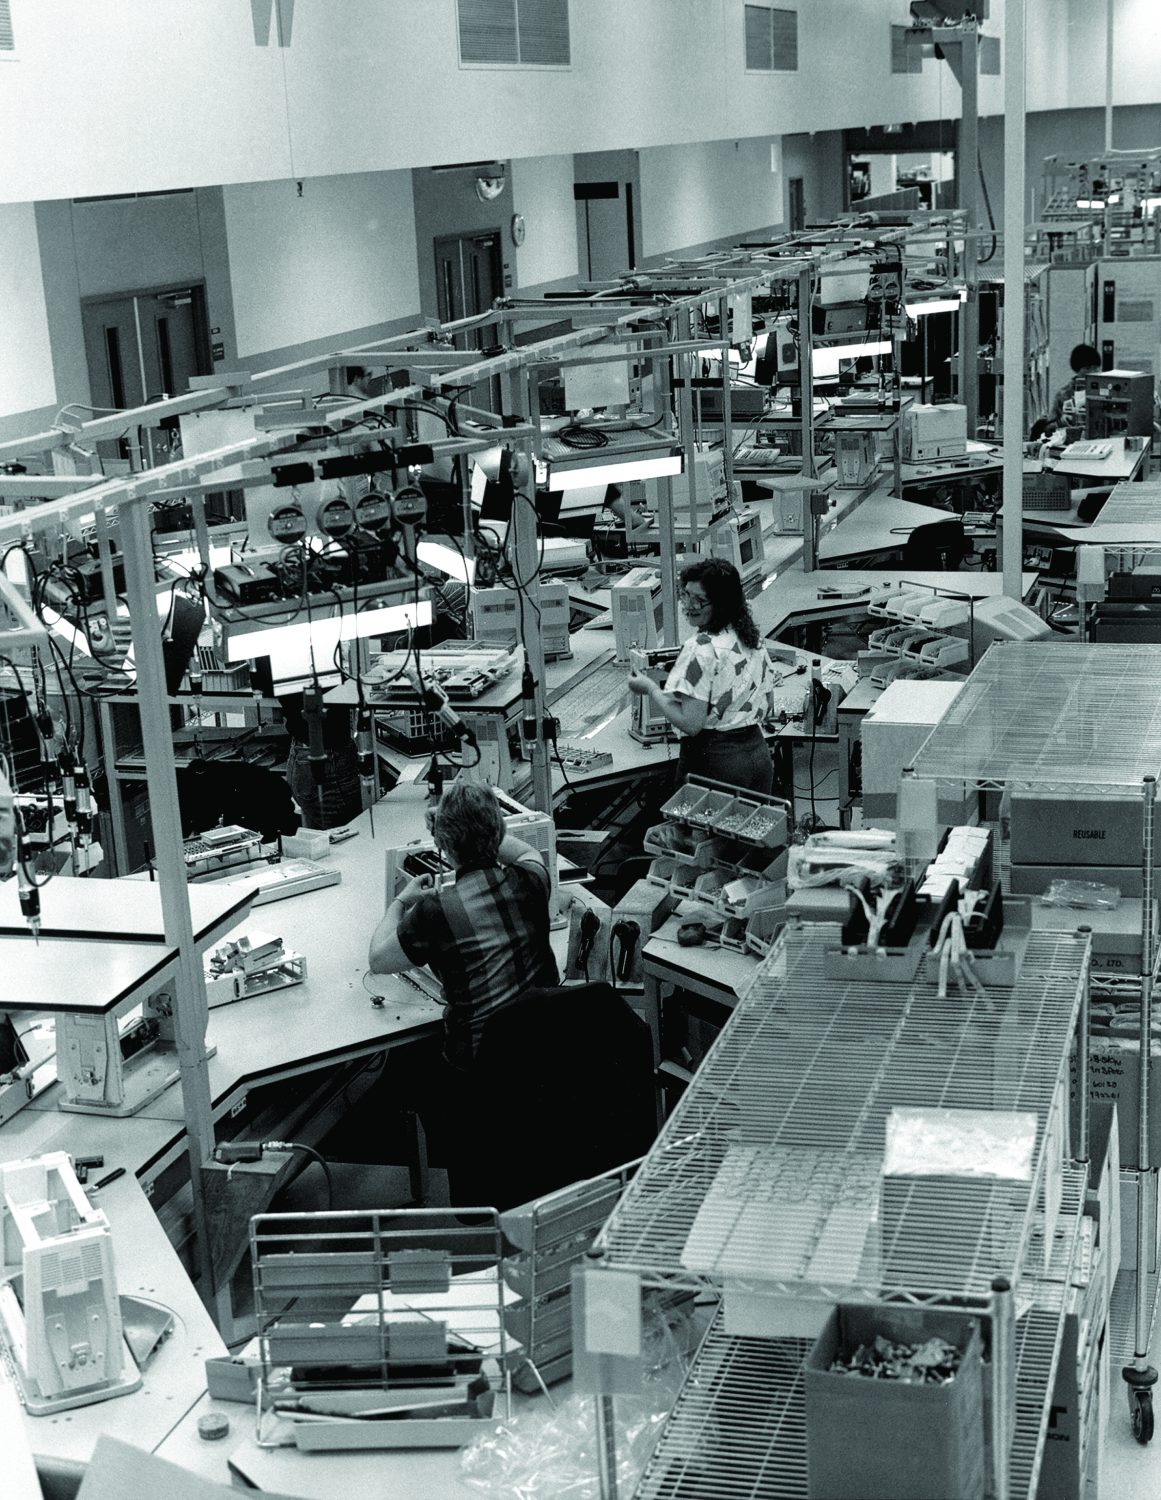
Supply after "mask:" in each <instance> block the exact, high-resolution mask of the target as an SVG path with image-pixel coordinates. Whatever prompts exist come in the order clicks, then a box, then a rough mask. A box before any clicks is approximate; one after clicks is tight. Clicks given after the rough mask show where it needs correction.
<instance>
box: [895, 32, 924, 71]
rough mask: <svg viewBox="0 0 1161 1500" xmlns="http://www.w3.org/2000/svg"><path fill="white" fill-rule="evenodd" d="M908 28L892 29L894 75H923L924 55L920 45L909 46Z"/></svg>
mask: <svg viewBox="0 0 1161 1500" xmlns="http://www.w3.org/2000/svg"><path fill="white" fill-rule="evenodd" d="M907 31H908V28H907V27H906V26H892V27H891V71H892V73H922V72H923V53H922V52H921V51H920V49H919V46H918V44H916V45H914V46H910V47H909V46H908V45H907Z"/></svg>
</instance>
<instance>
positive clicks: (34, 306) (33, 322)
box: [0, 203, 56, 417]
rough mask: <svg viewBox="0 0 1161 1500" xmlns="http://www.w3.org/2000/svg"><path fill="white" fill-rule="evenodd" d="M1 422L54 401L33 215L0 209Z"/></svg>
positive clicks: (20, 206)
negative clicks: (8, 417) (2, 419)
mask: <svg viewBox="0 0 1161 1500" xmlns="http://www.w3.org/2000/svg"><path fill="white" fill-rule="evenodd" d="M0 349H3V351H4V354H3V358H0V416H4V417H7V416H12V415H14V414H15V413H17V412H22V411H32V410H33V409H34V408H36V407H38V406H51V405H52V404H53V403H54V402H55V401H56V381H55V380H54V378H53V373H52V348H51V346H50V344H49V338H48V314H47V312H46V310H45V303H44V281H43V279H42V277H41V274H40V244H39V241H38V240H37V236H36V211H35V209H34V208H33V206H32V204H31V203H0Z"/></svg>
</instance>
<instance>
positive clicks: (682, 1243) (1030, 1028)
mask: <svg viewBox="0 0 1161 1500" xmlns="http://www.w3.org/2000/svg"><path fill="white" fill-rule="evenodd" d="M828 941H829V940H828V938H827V937H826V935H825V933H824V931H823V930H822V929H818V928H814V929H809V928H800V929H791V930H790V931H788V932H787V933H786V934H785V936H784V938H783V939H782V940H781V941H780V942H779V944H778V945H776V947H775V948H774V949H773V950H772V952H771V954H770V955H769V957H768V958H767V959H766V960H765V961H764V962H763V964H762V965H761V966H760V968H759V969H758V971H757V972H756V974H755V977H754V981H753V983H752V985H751V987H750V989H749V990H748V992H747V994H746V995H745V996H744V997H743V999H742V1000H741V1001H740V1002H739V1004H738V1006H737V1007H736V1009H735V1010H734V1013H733V1015H732V1016H731V1018H730V1020H729V1022H728V1023H727V1025H726V1027H725V1028H724V1030H723V1032H722V1034H721V1036H720V1037H719V1039H718V1041H717V1043H716V1044H715V1046H714V1048H713V1049H712V1050H711V1052H710V1054H709V1055H708V1056H707V1058H706V1060H705V1062H704V1063H703V1064H702V1067H701V1069H700V1070H699V1072H698V1073H697V1074H696V1076H695V1078H694V1080H693V1083H692V1084H691V1085H690V1087H689V1089H688V1090H687V1092H686V1094H685V1095H684V1096H683V1098H682V1100H681V1101H680V1103H679V1104H678V1106H677V1108H676V1110H675V1111H674V1113H673V1114H672V1115H671V1116H670V1118H669V1120H668V1121H667V1123H666V1125H665V1127H664V1129H663V1130H662V1132H661V1135H660V1136H659V1137H658V1140H657V1142H656V1144H655V1145H654V1147H653V1150H652V1151H651V1152H650V1154H649V1155H648V1156H647V1157H646V1159H645V1161H644V1163H643V1164H642V1167H641V1169H640V1170H639V1172H638V1174H637V1177H636V1178H635V1179H634V1181H633V1182H632V1183H631V1184H630V1185H629V1188H628V1189H627V1191H626V1193H625V1195H624V1197H623V1198H622V1200H621V1202H620V1203H619V1204H618V1206H617V1208H616V1209H615V1210H614V1212H613V1213H612V1215H611V1216H610V1218H609V1220H608V1223H607V1224H606V1225H605V1228H604V1230H603V1231H602V1232H601V1234H600V1235H599V1236H598V1239H597V1241H596V1244H595V1247H594V1248H595V1250H596V1251H597V1252H599V1253H600V1254H601V1256H602V1263H603V1264H604V1265H605V1266H606V1267H608V1268H610V1269H617V1270H624V1271H633V1272H635V1273H636V1274H637V1275H638V1276H639V1277H640V1279H641V1281H642V1283H645V1284H656V1285H683V1286H688V1287H691V1288H698V1289H707V1288H708V1289H717V1288H719V1287H720V1286H722V1284H723V1282H728V1281H730V1280H731V1279H735V1278H736V1279H740V1280H742V1281H748V1282H751V1283H759V1282H760V1283H761V1288H762V1290H763V1291H765V1292H769V1293H773V1294H777V1295H783V1296H792V1297H796V1298H808V1299H814V1300H816V1301H826V1302H835V1301H839V1300H872V1301H884V1300H888V1299H895V1300H908V1301H912V1302H922V1303H947V1302H953V1301H954V1302H959V1303H962V1302H964V1301H966V1302H968V1303H970V1304H975V1305H978V1306H980V1307H981V1308H982V1309H984V1310H986V1309H987V1308H988V1306H989V1305H990V1301H991V1296H992V1285H993V1280H994V1278H995V1277H996V1276H997V1275H1003V1276H1006V1277H1007V1278H1008V1279H1009V1281H1010V1282H1011V1285H1012V1287H1013V1288H1014V1290H1015V1291H1016V1294H1017V1298H1018V1300H1019V1303H1020V1305H1021V1306H1022V1307H1023V1306H1029V1307H1030V1310H1028V1311H1027V1312H1025V1314H1024V1316H1023V1317H1021V1318H1020V1320H1019V1321H1018V1323H1017V1325H1016V1334H1015V1343H1016V1369H1017V1381H1016V1392H1015V1436H1014V1440H1013V1445H1012V1449H1011V1458H1010V1462H1009V1466H1008V1485H1007V1490H1006V1493H1007V1495H1008V1496H1025V1495H1028V1496H1032V1495H1034V1494H1035V1484H1036V1479H1037V1475H1038V1473H1039V1464H1040V1455H1041V1452H1042V1447H1043V1441H1044V1434H1045V1428H1046V1422H1047V1413H1048V1405H1049V1402H1050V1400H1051V1395H1052V1391H1053V1386H1054V1381H1055V1372H1056V1365H1057V1361H1058V1358H1059V1350H1060V1338H1061V1330H1062V1326H1063V1317H1064V1308H1065V1303H1066V1291H1067V1286H1068V1282H1069V1280H1070V1278H1071V1276H1072V1271H1073V1264H1074V1257H1075V1253H1076V1245H1077V1242H1078V1237H1079V1225H1080V1219H1081V1214H1082V1207H1083V1199H1084V1180H1085V1174H1084V1172H1083V1170H1080V1169H1066V1170H1065V1171H1064V1178H1063V1186H1062V1190H1061V1192H1060V1198H1059V1203H1058V1205H1055V1206H1057V1207H1058V1213H1057V1215H1056V1219H1055V1225H1056V1227H1055V1233H1054V1239H1053V1244H1052V1246H1051V1247H1050V1248H1051V1254H1050V1255H1047V1256H1046V1254H1045V1246H1044V1242H1043V1233H1044V1223H1045V1215H1044V1209H1045V1206H1046V1191H1047V1174H1046V1164H1047V1156H1048V1152H1047V1151H1046V1150H1045V1146H1046V1144H1047V1142H1048V1140H1049V1138H1050V1137H1049V1126H1050V1119H1051V1116H1052V1108H1053V1100H1054V1098H1056V1097H1057V1096H1058V1093H1059V1091H1060V1090H1062V1089H1063V1088H1065V1087H1066V1086H1067V1083H1066V1070H1067V1066H1068V1057H1069V1050H1070V1046H1071V1042H1072V1038H1073V1035H1074V1032H1075V1029H1076V1027H1077V1023H1078V1020H1079V1018H1080V1016H1081V1014H1082V1010H1083V1006H1084V1003H1085V999H1086V985H1087V978H1088V964H1089V945H1088V940H1087V938H1086V937H1082V936H1079V935H1066V934H1049V933H1036V934H1033V935H1032V936H1031V937H1030V939H1029V942H1028V947H1027V951H1026V954H1025V958H1024V962H1023V964H1022V967H1021V972H1020V974H1019V977H1018V978H1017V981H1016V983H1015V985H1014V986H1013V987H1012V988H1011V989H1010V990H999V989H997V990H992V991H991V992H989V993H986V994H984V995H980V996H973V997H949V998H944V999H942V1000H941V999H940V998H939V996H938V991H937V986H936V985H935V984H934V983H929V982H928V981H927V980H926V979H925V978H923V977H920V978H918V979H917V980H916V981H914V982H912V983H909V984H907V983H900V984H890V983H868V982H866V981H865V980H855V981H845V980H841V979H834V978H833V977H831V976H830V975H829V974H828V972H827V965H826V958H825V949H826V946H827V944H828ZM900 1106H911V1107H925V1108H973V1109H978V1108H981V1107H986V1108H992V1109H996V1110H1021V1111H1030V1112H1033V1113H1035V1115H1036V1117H1037V1121H1038V1130H1037V1150H1036V1163H1037V1165H1036V1171H1035V1173H1034V1175H1033V1178H1032V1181H1031V1182H1026V1183H1010V1182H999V1181H987V1180H982V1179H981V1180H979V1181H971V1180H965V1179H928V1180H925V1181H923V1182H918V1181H916V1180H914V1179H912V1180H911V1181H910V1182H909V1184H908V1185H907V1186H906V1187H905V1188H901V1189H900V1190H899V1191H897V1192H896V1191H894V1190H893V1188H892V1187H891V1186H889V1187H888V1189H887V1191H886V1192H885V1193H884V1194H883V1197H882V1199H881V1202H880V1199H879V1195H880V1177H879V1170H880V1164H881V1161H882V1155H883V1147H884V1139H885V1129H886V1122H887V1116H888V1114H889V1112H890V1111H891V1110H892V1109H893V1108H896V1107H900ZM788 1163H789V1164H791V1166H792V1168H793V1170H792V1172H791V1175H790V1176H789V1177H788V1175H787V1170H788ZM731 1186H732V1187H733V1188H734V1191H732V1192H731V1191H730V1190H729V1189H730V1187H731ZM872 1200H874V1202H875V1203H876V1204H878V1206H879V1213H878V1215H877V1218H876V1216H875V1215H874V1214H873V1213H872ZM873 1220H874V1222H872V1221H873ZM860 1231H861V1232H860ZM1024 1299H1027V1301H1025V1300H1024ZM809 1347H810V1343H809V1341H806V1342H804V1341H802V1340H799V1339H789V1340H788V1339H769V1338H748V1337H736V1336H731V1335H727V1334H726V1332H725V1328H724V1321H723V1317H722V1314H721V1313H720V1312H719V1314H718V1316H717V1317H716V1318H715V1320H714V1322H713V1324H712V1325H711V1328H710V1331H709V1333H708V1334H707V1337H706V1340H705V1342H704V1344H703V1346H702V1349H701V1351H700V1353H699V1356H698V1359H697V1361H696V1362H695V1364H694V1366H693V1368H692V1369H691V1371H690V1374H689V1375H688V1377H687V1379H686V1382H685V1384H684V1386H683V1388H682V1391H681V1393H680V1395H679V1397H678V1400H677V1402H676V1404H675V1406H674V1410H673V1412H672V1414H671V1416H670V1419H669V1422H668V1424H667V1426H666V1428H665V1430H664V1432H663V1434H662V1436H661V1439H660V1440H659V1443H658V1446H657V1448H656V1449H655V1451H654V1454H653V1456H652V1458H651V1459H650V1462H649V1464H648V1466H647V1468H646V1471H645V1474H644V1475H643V1477H642V1480H641V1484H640V1487H639V1488H638V1490H637V1492H636V1494H637V1497H638V1500H662V1497H669V1496H673V1497H676V1496H678V1495H680V1496H681V1497H682V1500H699V1497H701V1496H705V1497H706V1500H709V1497H714V1500H716V1497H719V1496H720V1495H722V1494H724V1493H729V1494H731V1495H738V1496H753V1497H755V1500H756V1497H758V1496H766V1495H771V1496H774V1495H783V1494H785V1495H795V1496H801V1495H802V1494H803V1493H804V1492H805V1488H806V1467H805V1466H806V1453H805V1419H804V1416H803V1406H802V1401H803V1396H802V1385H801V1378H800V1369H801V1364H802V1360H803V1358H804V1356H805V1354H806V1352H807V1350H808V1349H809Z"/></svg>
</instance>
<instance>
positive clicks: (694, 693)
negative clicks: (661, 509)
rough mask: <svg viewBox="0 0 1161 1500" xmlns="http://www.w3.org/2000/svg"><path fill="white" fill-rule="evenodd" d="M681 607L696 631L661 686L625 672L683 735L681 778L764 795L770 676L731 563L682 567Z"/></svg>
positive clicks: (770, 780) (769, 775) (770, 776)
mask: <svg viewBox="0 0 1161 1500" xmlns="http://www.w3.org/2000/svg"><path fill="white" fill-rule="evenodd" d="M679 598H680V600H681V607H682V608H683V609H684V611H685V616H686V619H687V620H688V621H689V623H690V624H691V625H692V626H693V627H694V631H695V634H694V635H692V636H691V637H690V638H689V640H687V641H686V643H685V645H684V646H682V648H681V652H680V654H679V656H678V658H677V660H676V661H675V662H674V664H673V667H672V670H671V671H670V673H669V676H668V677H667V678H666V680H665V685H664V687H662V686H660V685H659V684H658V683H656V682H654V681H653V679H652V678H651V677H647V676H646V675H645V673H643V672H637V671H632V672H630V673H629V691H630V692H632V693H639V694H644V695H645V696H647V697H649V698H651V699H652V700H653V702H654V704H655V705H656V706H657V708H658V710H659V711H660V712H661V713H663V714H664V715H665V717H666V718H667V719H668V720H669V722H670V723H671V724H672V725H673V726H674V727H675V728H676V729H677V731H678V733H679V734H680V735H681V754H680V757H679V759H678V763H677V766H678V777H679V780H682V781H683V780H684V779H685V778H686V777H687V776H706V777H708V778H709V779H710V780H711V781H724V782H725V783H726V784H727V785H729V786H736V787H741V788H743V789H745V790H747V791H751V792H767V793H768V792H769V791H770V790H771V788H772V787H773V784H774V762H773V760H772V759H771V756H770V750H769V747H768V746H767V744H766V740H765V737H764V736H763V734H762V725H763V723H764V722H765V720H766V716H767V714H768V712H769V707H770V693H771V690H772V688H773V680H774V674H773V669H772V667H771V665H770V658H769V656H768V655H767V652H766V648H765V647H764V646H763V645H762V643H761V641H760V639H759V637H758V627H757V626H756V625H755V624H754V617H753V615H752V614H751V613H750V606H749V605H748V604H747V603H746V595H745V593H744V592H743V589H742V580H741V578H740V576H739V574H738V570H737V568H735V567H734V566H733V564H732V563H728V562H723V561H722V560H721V559H720V558H717V557H707V558H698V560H697V561H696V562H692V563H690V564H689V565H688V566H687V567H685V568H683V569H682V570H681V584H680V590H679Z"/></svg>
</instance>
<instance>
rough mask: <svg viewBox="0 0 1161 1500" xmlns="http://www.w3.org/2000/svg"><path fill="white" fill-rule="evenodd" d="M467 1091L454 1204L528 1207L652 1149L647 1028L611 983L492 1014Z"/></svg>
mask: <svg viewBox="0 0 1161 1500" xmlns="http://www.w3.org/2000/svg"><path fill="white" fill-rule="evenodd" d="M467 1094H468V1097H467V1098H466V1099H465V1101H464V1103H465V1105H466V1106H467V1108H466V1109H465V1113H464V1116H463V1118H464V1121H465V1128H464V1129H463V1131H462V1132H461V1139H460V1141H459V1150H458V1152H457V1153H456V1154H457V1155H458V1157H459V1159H458V1160H453V1161H449V1163H448V1179H449V1187H450V1191H451V1198H452V1202H453V1203H460V1204H468V1203H472V1204H480V1203H487V1204H491V1205H494V1206H495V1207H497V1208H500V1209H507V1208H511V1207H513V1206H514V1205H515V1204H518V1203H526V1202H528V1201H530V1200H531V1199H533V1198H538V1197H541V1196H542V1195H543V1194H545V1193H549V1192H552V1191H553V1190H554V1189H556V1188H559V1187H564V1186H565V1185H566V1184H568V1183H572V1182H577V1181H579V1180H580V1179H582V1178H586V1177H595V1176H596V1175H597V1174H598V1173H601V1172H606V1171H608V1170H610V1169H611V1168H613V1167H615V1166H617V1165H619V1164H620V1163H621V1162H623V1161H625V1160H627V1159H629V1158H631V1157H635V1156H639V1155H642V1154H644V1152H645V1151H646V1150H647V1149H648V1147H649V1145H650V1144H651V1142H652V1140H653V1137H654V1135H655V1134H656V1128H657V1117H656V1105H655V1100H654V1092H653V1044H652V1040H651V1038H650V1034H649V1027H648V1025H647V1024H646V1023H645V1022H644V1021H643V1020H642V1019H641V1018H640V1016H638V1015H636V1014H635V1013H634V1012H633V1011H632V1010H631V1009H630V1007H629V1005H628V1004H627V1002H626V1001H625V1000H624V999H623V998H622V997H621V996H620V995H618V994H617V992H616V991H615V990H614V989H613V988H612V986H611V985H608V984H582V985H561V986H559V987H557V988H553V989H541V990H532V991H530V992H529V993H528V994H527V995H524V996H523V997H522V998H521V999H519V1000H516V1001H513V1002H512V1003H511V1004H510V1005H506V1006H505V1007H504V1008H503V1010H500V1011H498V1012H497V1013H496V1014H495V1015H494V1016H492V1017H491V1018H490V1019H489V1021H488V1023H487V1025H486V1026H485V1027H484V1031H483V1035H482V1037H481V1039H480V1046H479V1050H478V1052H477V1055H476V1061H475V1066H474V1067H473V1069H472V1073H471V1078H470V1083H469V1085H468V1089H467ZM472 1122H474V1124H475V1127H476V1128H475V1129H472V1128H470V1125H471V1124H472ZM489 1122H491V1125H492V1126H493V1128H488V1126H489Z"/></svg>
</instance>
